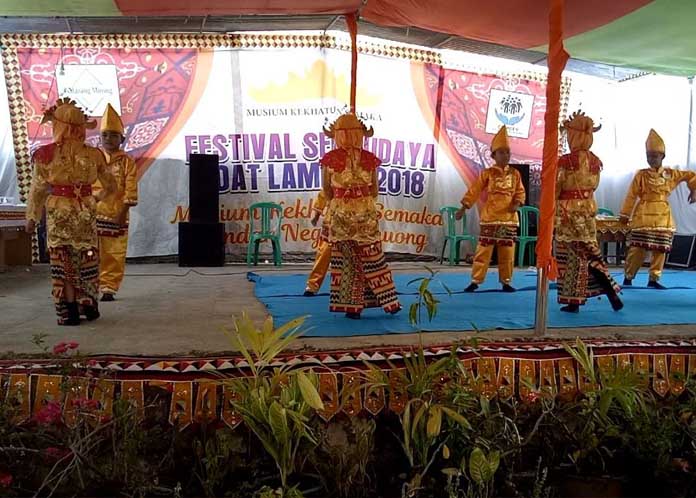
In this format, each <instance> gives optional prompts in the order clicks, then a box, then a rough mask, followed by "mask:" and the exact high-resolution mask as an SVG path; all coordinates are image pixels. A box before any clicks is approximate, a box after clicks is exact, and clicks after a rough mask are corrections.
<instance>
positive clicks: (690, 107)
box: [686, 76, 694, 169]
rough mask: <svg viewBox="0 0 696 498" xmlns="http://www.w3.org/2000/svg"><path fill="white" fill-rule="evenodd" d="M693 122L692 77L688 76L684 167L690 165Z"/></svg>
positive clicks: (687, 167)
mask: <svg viewBox="0 0 696 498" xmlns="http://www.w3.org/2000/svg"><path fill="white" fill-rule="evenodd" d="M693 122H694V77H693V76H689V136H688V138H687V140H688V142H687V146H686V169H689V168H690V167H691V134H692V133H693V132H694V130H693Z"/></svg>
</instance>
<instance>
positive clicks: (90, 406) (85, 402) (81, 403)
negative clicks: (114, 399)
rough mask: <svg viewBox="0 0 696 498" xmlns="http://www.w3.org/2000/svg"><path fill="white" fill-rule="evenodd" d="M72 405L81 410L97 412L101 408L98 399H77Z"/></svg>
mask: <svg viewBox="0 0 696 498" xmlns="http://www.w3.org/2000/svg"><path fill="white" fill-rule="evenodd" d="M72 404H73V406H75V407H77V408H79V409H81V410H97V409H98V408H99V401H97V400H96V399H87V398H77V399H74V400H73V402H72Z"/></svg>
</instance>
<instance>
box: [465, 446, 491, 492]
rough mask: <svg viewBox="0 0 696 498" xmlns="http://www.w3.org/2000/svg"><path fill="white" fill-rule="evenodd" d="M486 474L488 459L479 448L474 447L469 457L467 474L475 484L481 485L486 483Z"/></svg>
mask: <svg viewBox="0 0 696 498" xmlns="http://www.w3.org/2000/svg"><path fill="white" fill-rule="evenodd" d="M487 474H488V461H486V455H484V454H483V451H482V450H481V448H479V447H476V448H474V450H473V451H472V452H471V456H470V457H469V476H470V477H471V480H472V481H474V482H475V483H476V484H477V485H479V486H483V485H484V484H485V483H486V476H487Z"/></svg>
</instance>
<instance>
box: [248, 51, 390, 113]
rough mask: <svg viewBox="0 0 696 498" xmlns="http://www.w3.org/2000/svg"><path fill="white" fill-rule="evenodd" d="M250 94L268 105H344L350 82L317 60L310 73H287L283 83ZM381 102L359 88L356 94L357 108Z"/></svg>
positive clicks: (251, 90)
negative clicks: (327, 102) (324, 101)
mask: <svg viewBox="0 0 696 498" xmlns="http://www.w3.org/2000/svg"><path fill="white" fill-rule="evenodd" d="M249 94H250V95H251V96H252V97H253V98H254V99H255V100H256V101H257V102H265V103H269V104H270V103H273V104H280V103H286V102H297V101H301V100H310V99H321V98H329V99H335V100H338V101H341V102H346V103H347V102H348V100H349V95H350V80H349V79H348V78H347V77H346V76H345V75H342V74H336V73H335V72H334V71H333V70H332V69H331V68H329V67H328V66H327V65H326V63H325V62H324V61H323V60H317V61H315V62H314V63H313V64H312V66H311V67H310V68H309V70H307V71H305V72H303V73H294V72H293V73H289V74H288V79H287V81H286V82H285V83H283V84H276V83H269V84H268V85H266V86H265V87H262V88H252V89H250V90H249ZM381 100H382V97H381V96H380V95H375V94H372V93H369V92H368V91H367V90H366V89H365V88H361V87H360V85H358V88H357V94H356V102H357V105H358V106H365V107H373V106H377V105H378V104H379V103H380V102H381Z"/></svg>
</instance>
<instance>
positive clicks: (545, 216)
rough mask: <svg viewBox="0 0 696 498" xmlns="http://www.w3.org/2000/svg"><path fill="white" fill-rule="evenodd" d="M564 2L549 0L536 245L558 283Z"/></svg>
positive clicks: (541, 260)
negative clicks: (556, 223) (555, 232)
mask: <svg viewBox="0 0 696 498" xmlns="http://www.w3.org/2000/svg"><path fill="white" fill-rule="evenodd" d="M563 2H564V0H550V1H549V4H550V12H549V64H548V65H549V75H548V80H547V83H546V114H545V115H544V155H543V159H542V162H541V196H540V200H539V211H540V212H539V228H538V233H537V235H538V240H537V245H536V256H537V268H544V269H546V271H547V272H548V276H549V278H550V279H551V280H555V278H556V273H557V268H556V260H555V259H554V258H553V254H552V252H551V247H552V242H553V225H554V216H555V213H556V170H557V168H558V116H559V114H560V111H561V78H562V74H563V69H564V68H565V65H566V62H568V53H567V52H566V51H565V48H564V47H563Z"/></svg>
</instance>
